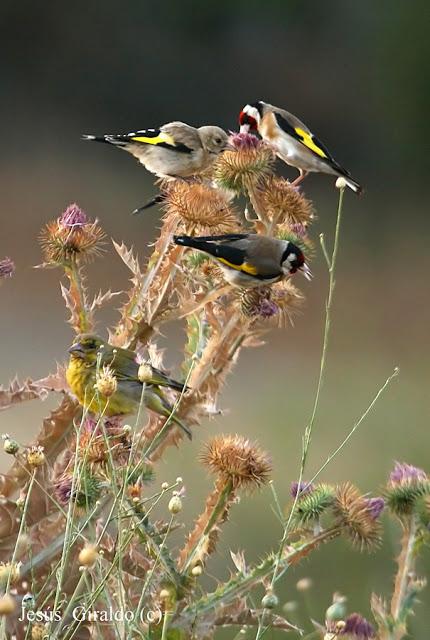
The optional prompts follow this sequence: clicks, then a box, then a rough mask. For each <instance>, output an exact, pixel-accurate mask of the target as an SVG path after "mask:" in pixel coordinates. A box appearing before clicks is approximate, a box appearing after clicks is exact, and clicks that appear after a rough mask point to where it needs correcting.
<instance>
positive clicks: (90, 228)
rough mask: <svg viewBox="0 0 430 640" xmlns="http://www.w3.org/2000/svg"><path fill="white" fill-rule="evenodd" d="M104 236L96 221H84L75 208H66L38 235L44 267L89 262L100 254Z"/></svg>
mask: <svg viewBox="0 0 430 640" xmlns="http://www.w3.org/2000/svg"><path fill="white" fill-rule="evenodd" d="M104 236H105V234H104V232H103V230H102V229H101V227H100V226H99V225H98V222H97V220H93V221H91V220H88V218H87V216H86V214H85V213H84V211H82V209H80V208H79V207H78V205H77V204H72V205H69V206H68V207H67V209H66V210H65V211H64V212H63V213H62V214H61V216H60V217H59V218H57V219H56V220H52V221H51V222H48V223H47V224H46V225H45V227H44V228H43V229H42V231H41V234H40V244H41V247H42V252H43V257H44V260H45V264H48V265H63V266H67V265H68V264H70V263H71V262H72V261H73V260H75V259H78V258H79V259H81V260H86V261H88V260H91V259H92V258H94V257H95V256H97V255H99V254H100V253H101V251H102V248H101V247H102V244H103V239H104Z"/></svg>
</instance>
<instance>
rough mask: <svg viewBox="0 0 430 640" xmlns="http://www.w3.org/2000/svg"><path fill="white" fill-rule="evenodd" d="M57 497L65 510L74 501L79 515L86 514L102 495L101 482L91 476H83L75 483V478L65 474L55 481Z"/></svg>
mask: <svg viewBox="0 0 430 640" xmlns="http://www.w3.org/2000/svg"><path fill="white" fill-rule="evenodd" d="M54 493H55V497H56V499H57V500H58V502H59V503H60V505H61V506H62V507H64V508H67V507H68V506H69V502H70V501H73V502H74V503H75V506H76V508H77V510H78V513H85V511H86V510H88V509H91V507H93V506H94V505H95V503H96V502H97V500H98V499H99V497H100V494H101V485H100V481H99V479H98V478H97V477H96V476H93V475H91V474H81V475H80V476H79V478H77V479H76V480H75V483H73V477H72V475H71V474H69V473H65V474H63V475H62V476H61V477H60V478H58V479H57V480H56V481H55V484H54Z"/></svg>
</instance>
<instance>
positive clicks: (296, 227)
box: [291, 222, 308, 238]
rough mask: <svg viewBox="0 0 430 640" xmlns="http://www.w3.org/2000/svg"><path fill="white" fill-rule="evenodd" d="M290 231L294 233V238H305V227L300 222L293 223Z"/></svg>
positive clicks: (306, 231)
mask: <svg viewBox="0 0 430 640" xmlns="http://www.w3.org/2000/svg"><path fill="white" fill-rule="evenodd" d="M291 231H292V232H293V233H295V234H296V236H299V238H306V236H307V235H308V230H307V227H306V225H304V224H302V223H301V222H295V223H294V224H292V225H291Z"/></svg>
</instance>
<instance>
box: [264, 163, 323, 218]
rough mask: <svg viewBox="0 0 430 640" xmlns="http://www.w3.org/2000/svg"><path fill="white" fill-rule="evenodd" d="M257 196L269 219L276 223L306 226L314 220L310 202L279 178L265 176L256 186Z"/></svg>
mask: <svg viewBox="0 0 430 640" xmlns="http://www.w3.org/2000/svg"><path fill="white" fill-rule="evenodd" d="M258 194H259V198H260V201H261V203H262V205H263V207H264V211H265V213H266V215H267V217H268V218H269V220H272V221H274V222H276V223H280V224H281V223H287V224H290V225H292V224H302V225H306V226H307V225H308V224H309V223H310V222H312V220H313V219H314V218H315V210H314V207H313V204H312V202H311V201H310V200H308V199H307V198H305V196H304V195H303V194H301V193H300V191H299V190H298V189H297V188H296V187H293V186H292V185H291V184H290V183H289V182H288V181H287V180H285V179H284V178H281V177H279V176H274V175H268V176H265V177H264V179H263V180H261V182H259V184H258Z"/></svg>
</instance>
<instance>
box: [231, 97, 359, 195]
mask: <svg viewBox="0 0 430 640" xmlns="http://www.w3.org/2000/svg"><path fill="white" fill-rule="evenodd" d="M239 124H240V130H241V132H247V131H249V130H254V131H258V133H259V134H260V135H261V137H262V138H263V140H264V141H265V142H267V143H268V144H269V145H270V146H271V147H272V149H273V150H274V151H275V153H276V155H277V156H278V157H279V158H281V160H283V161H284V162H286V163H287V164H289V165H290V166H292V167H296V169H298V170H299V171H300V175H299V177H298V178H296V180H295V181H294V182H293V183H292V184H293V185H297V184H299V182H301V181H302V180H303V179H304V178H305V177H306V176H307V175H308V173H309V172H312V171H314V172H317V173H329V174H332V175H335V176H342V177H343V178H345V182H346V184H347V185H348V187H349V188H350V189H352V190H353V191H355V193H361V192H362V187H361V186H360V185H359V184H358V182H356V181H355V180H353V179H352V177H351V174H350V173H349V171H347V170H346V169H344V168H343V167H341V165H340V164H339V163H338V162H336V160H335V159H334V158H333V156H332V155H331V154H330V152H329V151H328V149H327V148H326V147H325V146H324V145H323V144H322V142H321V141H320V140H318V138H317V137H316V136H314V134H313V133H312V132H311V131H310V130H309V129H308V127H307V126H306V125H305V124H303V122H301V120H299V119H298V118H296V116H294V115H293V114H292V113H288V111H285V110H284V109H279V107H274V106H273V105H271V104H267V102H263V101H262V100H259V101H258V102H254V103H252V104H247V105H245V106H244V107H243V109H242V111H241V112H240V115H239Z"/></svg>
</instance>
